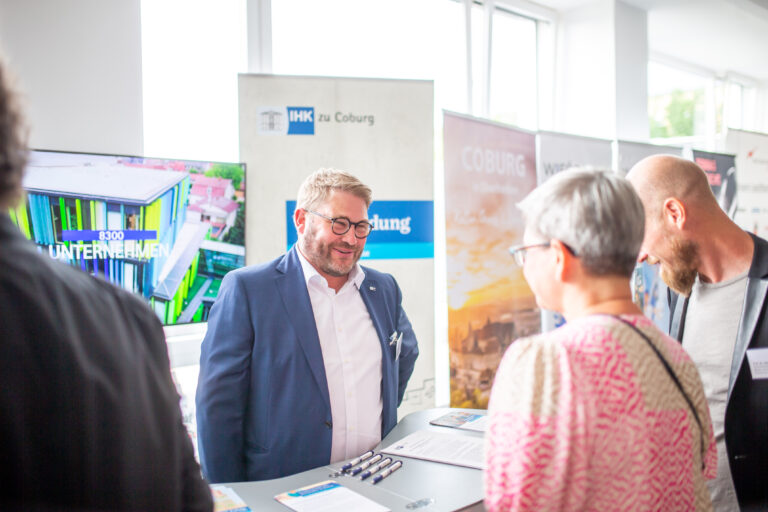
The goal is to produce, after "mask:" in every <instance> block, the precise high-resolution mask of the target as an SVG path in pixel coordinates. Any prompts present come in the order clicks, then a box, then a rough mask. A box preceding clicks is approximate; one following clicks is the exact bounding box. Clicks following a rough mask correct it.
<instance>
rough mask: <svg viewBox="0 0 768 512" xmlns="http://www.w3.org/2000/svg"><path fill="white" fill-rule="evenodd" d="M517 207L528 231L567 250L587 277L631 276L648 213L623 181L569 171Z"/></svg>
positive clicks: (585, 171)
mask: <svg viewBox="0 0 768 512" xmlns="http://www.w3.org/2000/svg"><path fill="white" fill-rule="evenodd" d="M517 206H518V208H520V210H521V211H522V212H523V215H524V216H525V221H526V227H527V228H528V229H529V230H531V231H533V232H535V233H537V234H539V235H541V236H542V237H543V238H546V239H547V240H549V239H556V240H560V241H561V242H563V243H564V244H566V245H567V246H568V247H570V248H571V249H572V250H573V251H574V252H575V253H576V255H577V256H578V257H579V259H580V260H581V264H582V265H583V267H584V269H585V270H586V271H587V272H588V273H589V274H591V275H621V276H631V275H632V271H633V269H634V268H635V265H636V263H637V256H638V254H639V252H640V246H641V245H642V243H643V235H644V230H645V212H644V211H643V204H642V203H641V202H640V198H639V197H638V195H637V193H636V192H635V190H634V188H633V187H632V185H631V184H630V183H629V181H627V180H626V179H625V178H622V177H621V176H619V175H617V174H616V173H613V172H611V171H603V170H593V169H589V168H572V169H568V170H566V171H563V172H561V173H560V174H557V175H555V176H553V177H552V178H550V179H549V180H548V181H546V182H544V183H543V184H542V185H540V186H539V187H537V188H536V189H535V190H534V191H533V192H531V193H530V194H528V196H527V197H526V198H525V199H523V200H522V201H521V202H520V203H519V204H518V205H517Z"/></svg>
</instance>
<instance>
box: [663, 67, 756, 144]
mask: <svg viewBox="0 0 768 512" xmlns="http://www.w3.org/2000/svg"><path fill="white" fill-rule="evenodd" d="M648 116H649V124H650V136H651V138H655V139H675V142H676V143H684V144H695V145H698V146H700V147H702V148H703V149H709V150H717V149H718V142H721V141H722V139H723V135H724V134H725V133H726V132H727V130H728V128H729V127H730V128H738V129H745V130H755V129H757V126H758V124H759V121H760V120H759V119H758V117H757V116H758V109H757V88H756V87H755V86H754V85H753V82H752V81H751V80H750V79H746V78H745V79H742V78H739V79H736V78H734V77H730V76H726V77H720V76H717V75H716V74H715V73H714V72H711V71H707V70H705V69H697V68H694V67H693V66H689V65H687V64H685V63H680V62H674V61H672V60H668V59H665V58H663V57H657V59H654V60H651V61H650V62H649V63H648Z"/></svg>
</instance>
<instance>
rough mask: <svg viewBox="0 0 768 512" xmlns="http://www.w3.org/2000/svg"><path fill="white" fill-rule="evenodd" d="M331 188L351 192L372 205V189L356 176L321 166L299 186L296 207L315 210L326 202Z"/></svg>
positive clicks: (366, 204)
mask: <svg viewBox="0 0 768 512" xmlns="http://www.w3.org/2000/svg"><path fill="white" fill-rule="evenodd" d="M331 190H339V191H342V192H349V193H350V194H353V195H355V196H357V197H359V198H360V199H362V200H363V201H365V207H366V208H368V207H369V206H371V189H370V187H369V186H368V185H366V184H365V183H363V182H362V181H360V180H359V179H358V178H357V177H356V176H353V175H352V174H349V173H348V172H345V171H340V170H339V169H330V168H322V167H321V168H320V169H318V170H316V171H315V172H313V173H312V174H310V175H309V176H307V178H306V179H305V180H304V182H303V183H302V184H301V186H300V187H299V193H298V194H297V197H296V209H305V210H314V209H315V208H317V207H318V206H319V205H320V204H322V203H323V202H325V200H326V199H327V198H328V195H329V194H330V193H331Z"/></svg>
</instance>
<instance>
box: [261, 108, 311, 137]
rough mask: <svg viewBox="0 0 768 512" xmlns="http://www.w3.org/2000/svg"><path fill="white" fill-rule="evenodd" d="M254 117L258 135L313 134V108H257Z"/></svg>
mask: <svg viewBox="0 0 768 512" xmlns="http://www.w3.org/2000/svg"><path fill="white" fill-rule="evenodd" d="M256 116H257V117H256V122H257V124H256V131H257V132H258V134H259V135H314V134H315V107H259V108H257V109H256Z"/></svg>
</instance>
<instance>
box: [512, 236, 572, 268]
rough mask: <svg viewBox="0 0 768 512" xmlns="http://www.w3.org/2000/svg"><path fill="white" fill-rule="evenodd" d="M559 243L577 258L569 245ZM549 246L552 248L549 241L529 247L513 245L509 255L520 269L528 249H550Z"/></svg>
mask: <svg viewBox="0 0 768 512" xmlns="http://www.w3.org/2000/svg"><path fill="white" fill-rule="evenodd" d="M560 243H561V244H563V247H565V248H566V249H567V250H568V252H570V253H571V254H573V255H574V256H575V257H578V255H577V254H576V251H574V250H573V249H572V248H571V246H570V245H568V244H566V243H565V242H563V241H562V240H561V241H560ZM551 246H552V242H551V241H549V242H541V243H539V244H530V245H523V244H520V245H513V246H512V247H510V248H509V254H510V255H511V256H512V257H513V258H514V259H515V263H517V265H518V266H519V267H522V266H523V265H525V253H526V252H528V250H529V249H535V248H537V247H551Z"/></svg>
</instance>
